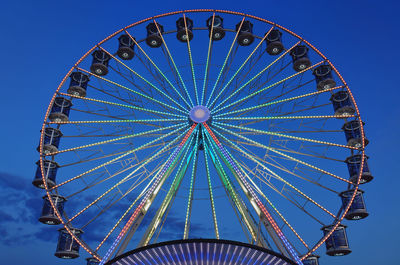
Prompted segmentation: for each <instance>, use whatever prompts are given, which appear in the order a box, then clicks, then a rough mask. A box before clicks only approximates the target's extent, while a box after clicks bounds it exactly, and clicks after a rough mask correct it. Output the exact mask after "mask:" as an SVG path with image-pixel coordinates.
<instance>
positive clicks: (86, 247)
mask: <svg viewBox="0 0 400 265" xmlns="http://www.w3.org/2000/svg"><path fill="white" fill-rule="evenodd" d="M209 12H211V13H225V14H231V15H237V16H244V17H248V18H252V19H255V20H258V21H261V22H264V23H267V24H270V25H272V26H275V27H277V28H280V29H282V30H283V31H285V32H287V33H289V34H290V35H292V36H294V37H296V38H298V39H300V40H301V41H302V42H304V43H305V44H306V45H307V46H308V47H310V48H311V49H313V50H314V51H315V52H316V53H317V54H318V55H319V56H321V57H322V58H323V59H324V60H325V61H326V62H327V63H328V64H329V65H330V66H331V67H332V70H333V71H334V72H335V73H336V74H337V76H338V77H339V79H340V80H341V81H342V83H343V84H344V87H345V88H346V90H347V92H348V93H349V95H350V98H351V101H352V103H353V105H354V108H355V111H356V117H358V122H359V124H360V130H361V140H362V147H361V148H360V150H362V152H361V154H362V161H361V166H360V173H359V175H358V179H357V183H356V184H354V185H355V187H354V192H353V194H352V197H351V199H350V201H349V203H348V204H347V206H346V208H345V209H344V210H343V213H342V215H341V216H340V218H339V219H338V220H337V221H336V222H335V224H334V225H333V226H332V229H331V231H330V232H329V233H327V234H326V235H325V236H324V237H323V238H322V239H320V241H318V242H317V243H316V244H315V245H314V246H313V247H312V249H311V250H310V251H309V252H307V253H306V254H305V255H303V256H302V257H301V260H304V259H305V258H307V257H308V256H309V255H310V254H312V253H313V252H314V251H315V250H316V249H317V248H319V247H320V246H321V245H322V244H323V243H324V242H325V241H326V240H327V239H328V237H330V236H331V235H332V233H333V232H334V231H335V229H336V228H337V227H338V226H339V225H340V223H341V222H342V220H343V219H344V217H345V215H346V214H347V212H348V211H349V209H350V206H351V205H352V203H353V201H354V198H355V196H356V193H357V191H358V189H359V184H360V180H361V175H362V172H363V167H364V162H365V151H364V150H365V133H364V128H363V122H362V119H361V115H360V112H359V109H358V107H357V103H356V101H355V100H354V96H353V94H352V93H351V90H350V89H349V87H348V85H347V83H346V82H345V80H344V78H343V77H342V75H341V74H340V73H339V71H338V70H337V69H336V67H335V66H334V65H333V64H332V62H331V61H330V60H329V59H328V58H327V57H326V56H324V55H323V54H322V53H321V52H320V51H319V50H318V49H317V48H315V47H314V46H313V45H312V44H310V43H309V42H308V41H306V40H305V39H303V38H302V37H300V36H299V35H297V34H296V33H294V32H292V31H290V30H289V29H287V28H285V27H283V26H281V25H279V24H276V23H274V22H271V21H269V20H266V19H263V18H260V17H257V16H253V15H249V14H245V13H241V12H235V11H228V10H219V9H189V10H181V11H174V12H168V13H164V14H160V15H156V16H153V17H149V18H146V19H142V20H140V21H137V22H135V23H132V24H130V25H128V26H126V27H124V28H121V29H120V30H117V31H116V32H114V33H112V34H111V35H109V36H108V37H106V38H105V39H103V40H102V41H100V42H99V43H97V44H96V45H95V46H93V47H92V48H91V49H90V50H89V51H87V52H86V53H85V54H84V55H83V56H82V57H81V58H80V59H79V60H78V61H77V62H76V63H75V64H74V66H73V67H71V69H70V70H69V71H68V72H67V74H66V75H65V76H64V78H63V79H62V81H61V83H60V84H59V86H58V87H57V89H56V91H55V92H54V95H53V97H52V99H51V101H50V104H49V106H48V108H47V110H46V114H45V117H44V121H43V125H42V129H41V135H40V145H39V152H40V160H39V161H40V169H41V172H42V180H43V183H44V186H45V190H46V195H47V197H48V198H49V202H50V204H51V207H52V208H53V209H54V212H55V214H56V216H57V217H58V218H59V219H60V220H61V224H62V225H63V226H64V227H65V229H66V230H67V231H68V233H69V234H70V235H71V236H72V238H73V239H74V240H76V241H77V242H78V243H79V245H80V246H81V247H82V248H83V249H85V250H86V251H87V252H88V253H89V254H91V255H92V256H93V257H95V258H96V259H98V260H101V257H99V256H98V255H97V254H96V253H95V252H94V251H92V250H91V249H90V248H89V247H88V246H87V245H86V244H85V243H84V242H83V240H81V239H79V238H77V237H76V236H75V235H74V234H73V233H72V232H71V230H70V228H69V227H68V226H67V225H66V223H65V221H64V219H63V218H62V216H61V214H60V212H59V211H58V209H57V207H55V205H54V203H53V201H52V200H51V194H50V191H49V188H48V186H47V183H46V181H45V177H44V174H43V157H44V156H43V140H44V129H45V127H46V122H47V119H48V115H49V113H50V110H51V107H52V104H53V102H54V100H55V98H56V96H57V93H58V92H59V90H60V88H61V87H62V86H63V85H64V83H65V82H66V80H67V78H68V77H69V75H70V74H71V73H72V71H73V70H74V69H75V68H76V67H77V66H78V65H79V64H80V63H81V62H82V61H83V60H84V59H85V58H86V57H87V56H88V55H89V54H91V53H92V52H93V50H95V49H96V48H97V47H98V46H100V45H101V44H103V43H104V42H106V41H108V40H109V39H111V38H113V37H115V36H116V35H117V34H119V33H121V32H123V31H124V30H127V29H129V28H132V27H134V26H137V25H140V24H142V23H144V22H147V21H149V20H152V19H156V18H161V17H167V16H172V15H177V14H184V13H209Z"/></svg>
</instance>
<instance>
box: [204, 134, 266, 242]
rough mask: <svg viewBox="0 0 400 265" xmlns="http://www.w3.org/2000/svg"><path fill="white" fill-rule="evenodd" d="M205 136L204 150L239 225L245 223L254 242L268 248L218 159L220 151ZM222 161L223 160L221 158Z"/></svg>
mask: <svg viewBox="0 0 400 265" xmlns="http://www.w3.org/2000/svg"><path fill="white" fill-rule="evenodd" d="M204 135H205V136H206V137H205V138H204V140H205V139H207V142H208V144H207V142H206V141H205V142H204V150H205V152H206V153H207V154H208V155H209V156H210V158H211V161H212V164H213V165H214V168H215V170H216V171H217V174H218V176H219V177H220V179H221V182H222V184H223V187H224V189H225V191H226V193H227V195H228V197H229V199H230V201H231V204H232V207H233V210H234V211H235V213H236V214H237V217H238V220H239V223H240V224H241V225H242V222H244V225H245V228H246V229H247V230H248V231H249V233H250V236H251V238H252V240H253V241H254V242H257V241H260V244H261V245H262V246H263V247H266V248H267V244H266V242H264V239H263V238H262V237H259V236H258V232H257V230H258V229H257V225H256V224H255V223H254V221H253V219H252V218H251V215H250V212H249V210H248V209H247V206H246V205H245V204H244V203H243V199H242V198H241V196H240V194H239V193H238V192H237V191H236V190H235V188H234V186H233V185H232V183H231V180H230V179H229V177H228V175H227V173H226V172H225V169H224V168H223V166H222V163H221V161H220V159H219V157H218V151H217V150H215V149H216V148H217V147H216V148H214V146H215V144H214V142H213V140H212V139H210V137H209V135H208V134H206V133H204ZM221 159H223V158H222V157H221ZM242 228H243V232H244V233H245V234H246V230H245V228H244V227H243V226H242ZM249 241H250V240H249Z"/></svg>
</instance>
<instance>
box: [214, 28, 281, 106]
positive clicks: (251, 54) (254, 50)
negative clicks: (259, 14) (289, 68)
mask: <svg viewBox="0 0 400 265" xmlns="http://www.w3.org/2000/svg"><path fill="white" fill-rule="evenodd" d="M273 28H274V27H271V28H270V29H269V30H268V32H267V33H266V34H265V35H264V37H263V38H262V39H261V40H260V42H259V43H258V44H257V46H256V47H255V48H254V49H253V51H252V52H251V53H250V55H249V56H247V58H246V60H244V62H243V63H242V65H240V66H239V68H238V69H237V70H236V72H235V73H234V74H233V75H232V77H231V78H230V79H229V81H228V82H227V83H226V84H225V85H224V87H223V88H222V89H221V90H220V92H219V93H218V95H217V96H216V97H215V98H214V100H213V101H212V102H211V103H210V106H213V105H214V103H215V102H216V101H217V99H218V98H219V97H220V96H221V95H222V93H223V92H224V91H225V89H226V88H227V87H228V86H229V85H230V84H231V83H232V81H233V79H235V77H236V76H237V74H238V73H239V72H240V71H241V70H242V68H243V67H244V66H245V65H246V63H247V62H248V61H249V60H250V58H251V57H252V56H253V54H254V53H255V52H256V51H257V50H258V48H259V47H260V46H261V44H262V43H263V42H264V40H265V39H266V38H267V37H268V35H269V33H270V32H271V31H272V29H273Z"/></svg>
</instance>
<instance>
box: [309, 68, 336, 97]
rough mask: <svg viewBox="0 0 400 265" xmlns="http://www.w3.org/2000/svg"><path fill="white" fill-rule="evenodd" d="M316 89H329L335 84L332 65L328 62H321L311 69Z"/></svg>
mask: <svg viewBox="0 0 400 265" xmlns="http://www.w3.org/2000/svg"><path fill="white" fill-rule="evenodd" d="M313 75H314V76H315V81H316V82H317V89H318V91H321V90H325V89H330V88H333V87H335V86H336V82H335V80H333V75H332V67H331V66H330V65H329V64H323V65H320V66H318V67H316V68H315V69H314V71H313Z"/></svg>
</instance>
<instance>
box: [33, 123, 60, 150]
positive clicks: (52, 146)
mask: <svg viewBox="0 0 400 265" xmlns="http://www.w3.org/2000/svg"><path fill="white" fill-rule="evenodd" d="M61 136H62V133H61V131H60V130H58V129H56V128H53V127H47V128H45V129H44V139H43V153H44V154H49V153H54V152H57V151H58V146H59V145H60V139H61ZM39 149H40V146H38V148H37V150H38V151H40V150H39Z"/></svg>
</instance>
